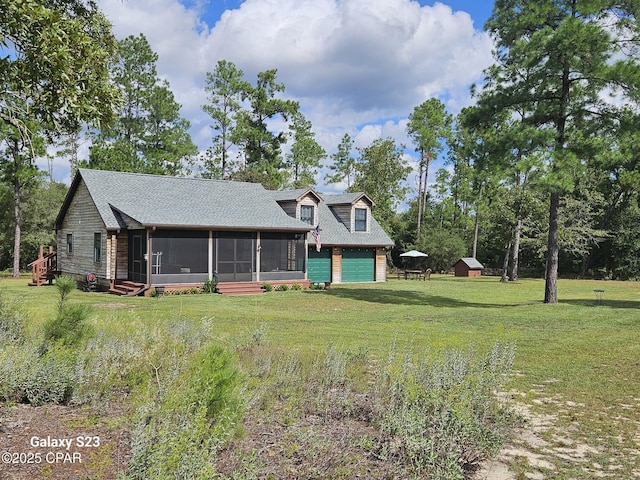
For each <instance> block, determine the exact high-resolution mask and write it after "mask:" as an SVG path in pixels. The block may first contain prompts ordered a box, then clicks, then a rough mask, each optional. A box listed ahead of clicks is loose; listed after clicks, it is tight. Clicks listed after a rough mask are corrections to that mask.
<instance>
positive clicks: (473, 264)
mask: <svg viewBox="0 0 640 480" xmlns="http://www.w3.org/2000/svg"><path fill="white" fill-rule="evenodd" d="M458 261H459V262H464V263H466V264H467V267H469V268H484V265H482V264H481V263H480V262H479V261H478V260H476V259H475V258H473V257H463V258H461V259H460V260H458Z"/></svg>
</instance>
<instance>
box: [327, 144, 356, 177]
mask: <svg viewBox="0 0 640 480" xmlns="http://www.w3.org/2000/svg"><path fill="white" fill-rule="evenodd" d="M352 149H353V140H352V139H351V136H350V135H349V134H348V133H345V134H344V136H343V137H342V140H340V144H339V145H338V150H337V151H336V152H335V153H334V154H332V155H331V160H332V161H333V163H331V164H330V165H329V169H330V170H332V171H333V173H327V174H326V175H325V177H324V178H325V180H326V181H327V182H329V183H343V182H344V183H346V186H347V189H349V188H351V185H352V184H353V182H354V181H355V176H356V159H355V158H354V157H353V156H352V155H351V151H352Z"/></svg>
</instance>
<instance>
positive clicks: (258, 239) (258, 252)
mask: <svg viewBox="0 0 640 480" xmlns="http://www.w3.org/2000/svg"><path fill="white" fill-rule="evenodd" d="M256 235H257V236H256V281H257V282H259V281H260V251H261V250H262V246H261V245H260V232H258V233H257V234H256Z"/></svg>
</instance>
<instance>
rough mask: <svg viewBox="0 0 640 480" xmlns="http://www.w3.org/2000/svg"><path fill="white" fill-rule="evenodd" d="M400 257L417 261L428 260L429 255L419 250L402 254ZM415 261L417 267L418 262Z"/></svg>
mask: <svg viewBox="0 0 640 480" xmlns="http://www.w3.org/2000/svg"><path fill="white" fill-rule="evenodd" d="M400 256H401V257H404V258H413V259H416V258H426V257H428V256H429V255H427V254H426V253H422V252H419V251H418V250H409V251H408V252H404V253H401V254H400ZM413 261H414V262H415V266H416V267H417V266H418V260H413Z"/></svg>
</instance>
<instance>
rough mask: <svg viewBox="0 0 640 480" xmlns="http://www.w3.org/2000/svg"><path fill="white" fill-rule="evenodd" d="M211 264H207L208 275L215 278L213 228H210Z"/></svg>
mask: <svg viewBox="0 0 640 480" xmlns="http://www.w3.org/2000/svg"><path fill="white" fill-rule="evenodd" d="M207 255H208V257H209V265H208V266H207V275H208V277H209V280H211V279H212V278H213V230H209V247H208V253H207Z"/></svg>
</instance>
